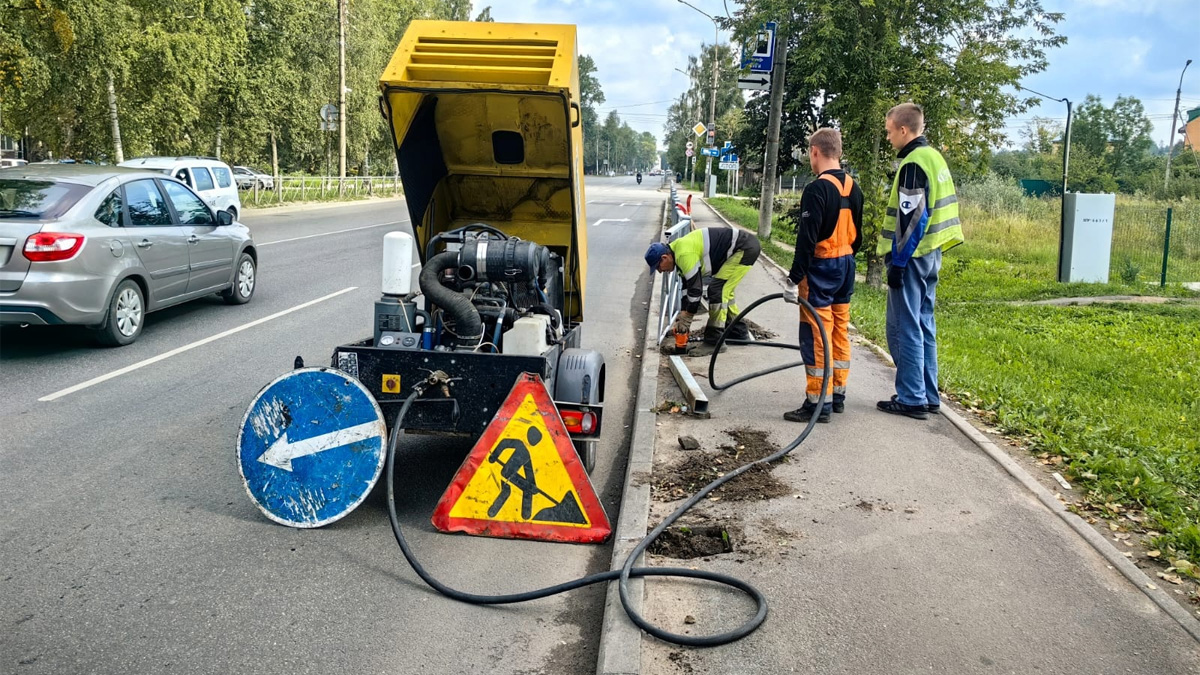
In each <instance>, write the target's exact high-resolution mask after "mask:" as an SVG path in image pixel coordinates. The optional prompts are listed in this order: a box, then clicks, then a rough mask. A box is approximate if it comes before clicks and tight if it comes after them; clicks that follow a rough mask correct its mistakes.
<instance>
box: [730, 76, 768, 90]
mask: <svg viewBox="0 0 1200 675" xmlns="http://www.w3.org/2000/svg"><path fill="white" fill-rule="evenodd" d="M770 88H771V78H769V77H767V76H766V75H752V76H750V77H739V78H738V89H758V90H766V89H770Z"/></svg>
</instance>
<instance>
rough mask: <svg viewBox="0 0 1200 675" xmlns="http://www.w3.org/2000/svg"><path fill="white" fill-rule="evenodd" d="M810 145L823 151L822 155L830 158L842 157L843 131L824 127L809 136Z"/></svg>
mask: <svg viewBox="0 0 1200 675" xmlns="http://www.w3.org/2000/svg"><path fill="white" fill-rule="evenodd" d="M808 147H810V148H816V149H818V150H820V151H821V155H822V156H824V157H828V158H829V159H841V158H842V133H841V132H840V131H838V130H837V129H831V128H830V127H823V128H821V129H817V130H816V131H814V132H813V135H812V136H809V137H808Z"/></svg>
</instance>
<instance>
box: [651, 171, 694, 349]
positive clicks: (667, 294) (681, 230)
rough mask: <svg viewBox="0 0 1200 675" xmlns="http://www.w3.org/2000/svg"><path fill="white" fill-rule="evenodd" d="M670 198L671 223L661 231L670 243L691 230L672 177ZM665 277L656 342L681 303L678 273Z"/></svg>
mask: <svg viewBox="0 0 1200 675" xmlns="http://www.w3.org/2000/svg"><path fill="white" fill-rule="evenodd" d="M669 180H670V189H671V199H670V201H669V202H668V206H669V211H670V213H669V216H668V220H669V221H670V223H671V225H670V227H668V228H667V230H666V232H664V233H663V239H664V240H665V241H666V242H667V243H670V242H672V241H674V240H675V238H677V237H681V236H683V235H685V234H687V233H688V232H691V231H692V217H691V215H690V214H688V213H686V212H685V211H683V210H682V209H680V208H679V207H680V206H682V204H683V202H680V201H679V191H678V189H676V187H675V180H674V177H671V178H670V179H669ZM665 274H666V277H665V278H664V279H663V284H662V301H661V303H660V304H659V307H660V311H659V315H658V344H662V341H663V340H664V339H665V338H666V337H667V333H669V332H670V331H671V325H672V324H674V323H675V317H676V315H677V314H679V309H680V307H681V305H682V303H683V282H682V281H681V280H680V278H679V274H678V273H677V272H675V271H674V270H671V271H670V272H666V273H665Z"/></svg>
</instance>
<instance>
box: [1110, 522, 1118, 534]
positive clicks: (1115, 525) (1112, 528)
mask: <svg viewBox="0 0 1200 675" xmlns="http://www.w3.org/2000/svg"><path fill="white" fill-rule="evenodd" d="M1108 529H1110V530H1112V531H1113V532H1116V531H1117V530H1119V529H1121V526H1120V525H1117V524H1116V523H1109V524H1108Z"/></svg>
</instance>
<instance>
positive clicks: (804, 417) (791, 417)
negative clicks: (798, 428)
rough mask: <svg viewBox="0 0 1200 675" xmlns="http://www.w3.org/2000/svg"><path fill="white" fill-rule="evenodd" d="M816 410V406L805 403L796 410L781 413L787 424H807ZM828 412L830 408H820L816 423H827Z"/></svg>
mask: <svg viewBox="0 0 1200 675" xmlns="http://www.w3.org/2000/svg"><path fill="white" fill-rule="evenodd" d="M816 409H817V406H815V405H813V404H812V403H807V402H806V403H805V404H804V405H802V406H800V407H799V408H796V409H795V410H791V411H789V412H785V413H783V419H785V420H787V421H789V422H808V421H809V420H811V419H812V416H813V412H814V411H816ZM830 412H831V410H830V408H827V407H822V408H821V413H820V414H819V415H817V422H828V421H829V418H830Z"/></svg>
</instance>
